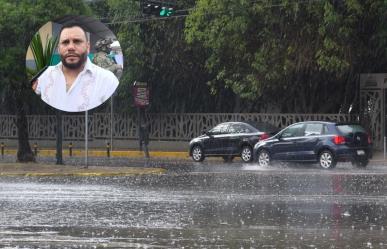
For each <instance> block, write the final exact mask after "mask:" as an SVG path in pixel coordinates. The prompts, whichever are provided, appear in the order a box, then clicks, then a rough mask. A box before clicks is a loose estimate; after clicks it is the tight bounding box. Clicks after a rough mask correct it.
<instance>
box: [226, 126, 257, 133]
mask: <svg viewBox="0 0 387 249" xmlns="http://www.w3.org/2000/svg"><path fill="white" fill-rule="evenodd" d="M228 131H229V132H230V133H252V132H254V131H253V128H252V127H249V126H248V125H245V124H231V125H230V126H229V128H228Z"/></svg>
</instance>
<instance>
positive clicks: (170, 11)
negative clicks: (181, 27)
mask: <svg viewBox="0 0 387 249" xmlns="http://www.w3.org/2000/svg"><path fill="white" fill-rule="evenodd" d="M172 14H173V9H171V8H169V9H167V8H162V9H161V11H160V16H171V15H172Z"/></svg>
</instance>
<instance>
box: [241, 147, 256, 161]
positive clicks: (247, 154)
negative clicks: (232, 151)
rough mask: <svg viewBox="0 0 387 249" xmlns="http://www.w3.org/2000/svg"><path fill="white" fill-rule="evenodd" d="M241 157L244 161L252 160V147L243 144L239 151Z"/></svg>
mask: <svg viewBox="0 0 387 249" xmlns="http://www.w3.org/2000/svg"><path fill="white" fill-rule="evenodd" d="M241 158H242V161H243V162H245V163H248V162H251V161H252V160H253V149H252V148H251V147H250V146H248V145H246V146H243V147H242V151H241Z"/></svg>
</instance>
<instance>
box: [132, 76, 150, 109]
mask: <svg viewBox="0 0 387 249" xmlns="http://www.w3.org/2000/svg"><path fill="white" fill-rule="evenodd" d="M133 98H134V106H136V107H140V108H144V107H147V106H148V105H149V88H148V83H147V82H138V81H135V82H134V83H133Z"/></svg>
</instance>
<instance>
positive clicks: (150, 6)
mask: <svg viewBox="0 0 387 249" xmlns="http://www.w3.org/2000/svg"><path fill="white" fill-rule="evenodd" d="M141 5H142V13H144V14H146V15H154V16H162V17H168V16H172V15H173V13H174V7H175V5H174V4H173V3H171V2H165V1H148V0H144V1H143V2H142V3H141Z"/></svg>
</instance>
